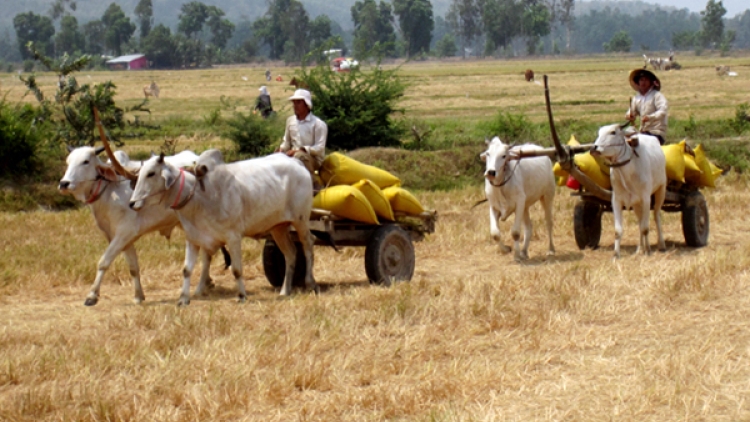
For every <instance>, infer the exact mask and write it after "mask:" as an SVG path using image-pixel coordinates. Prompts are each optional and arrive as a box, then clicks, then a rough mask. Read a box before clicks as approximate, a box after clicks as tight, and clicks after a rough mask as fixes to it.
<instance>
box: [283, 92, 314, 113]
mask: <svg viewBox="0 0 750 422" xmlns="http://www.w3.org/2000/svg"><path fill="white" fill-rule="evenodd" d="M292 100H305V104H307V107H309V108H310V110H312V108H313V106H312V95H311V94H310V91H308V90H306V89H298V90H296V91H294V95H292V96H291V97H289V101H292Z"/></svg>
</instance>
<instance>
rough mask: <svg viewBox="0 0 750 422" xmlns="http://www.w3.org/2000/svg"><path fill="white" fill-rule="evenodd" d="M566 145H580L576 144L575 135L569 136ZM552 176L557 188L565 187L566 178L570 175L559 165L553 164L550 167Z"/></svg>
mask: <svg viewBox="0 0 750 422" xmlns="http://www.w3.org/2000/svg"><path fill="white" fill-rule="evenodd" d="M568 145H581V144H580V143H578V140H577V139H576V137H575V135H570V139H569V140H568ZM552 174H554V175H555V183H557V186H565V183H566V182H567V181H568V176H570V173H568V172H567V171H565V170H564V169H563V168H562V166H561V165H560V163H558V162H555V165H553V166H552Z"/></svg>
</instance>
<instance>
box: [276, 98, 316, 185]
mask: <svg viewBox="0 0 750 422" xmlns="http://www.w3.org/2000/svg"><path fill="white" fill-rule="evenodd" d="M289 100H290V101H291V102H292V105H293V106H294V115H293V116H289V118H288V119H287V120H286V130H285V131H284V138H283V139H282V142H281V146H279V148H278V149H277V150H276V151H277V152H283V153H285V154H286V155H288V156H290V157H294V158H296V159H298V160H300V161H302V163H303V164H304V165H305V167H306V168H307V170H308V171H309V172H310V174H311V175H312V176H313V180H315V171H316V170H318V169H319V168H320V165H321V164H322V163H323V159H324V158H325V152H326V139H327V138H328V125H326V123H325V122H324V121H322V120H320V119H319V118H318V117H317V116H315V115H314V114H313V113H312V107H313V103H312V95H311V94H310V91H308V90H306V89H298V90H296V91H294V95H292V96H291V97H289Z"/></svg>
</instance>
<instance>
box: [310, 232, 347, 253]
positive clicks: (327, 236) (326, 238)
mask: <svg viewBox="0 0 750 422" xmlns="http://www.w3.org/2000/svg"><path fill="white" fill-rule="evenodd" d="M310 232H311V233H312V234H313V236H315V237H317V238H318V239H320V240H322V241H323V242H325V243H326V244H327V245H328V246H330V247H332V248H333V250H334V251H336V252H341V250H340V249H339V248H338V246H336V242H335V241H334V240H333V236H331V233H328V232H326V231H321V230H310Z"/></svg>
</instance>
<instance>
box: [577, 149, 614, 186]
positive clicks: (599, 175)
mask: <svg viewBox="0 0 750 422" xmlns="http://www.w3.org/2000/svg"><path fill="white" fill-rule="evenodd" d="M573 161H575V163H576V166H578V168H579V169H580V170H581V171H582V172H583V174H585V175H586V176H588V177H589V179H591V180H592V181H593V182H594V183H596V184H597V185H599V186H601V187H603V188H604V189H611V188H612V182H611V181H610V180H609V176H607V175H606V174H604V172H602V170H601V169H600V168H599V163H597V162H596V160H595V159H594V157H592V156H591V153H590V152H587V153H585V154H576V156H575V157H574V158H573Z"/></svg>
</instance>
